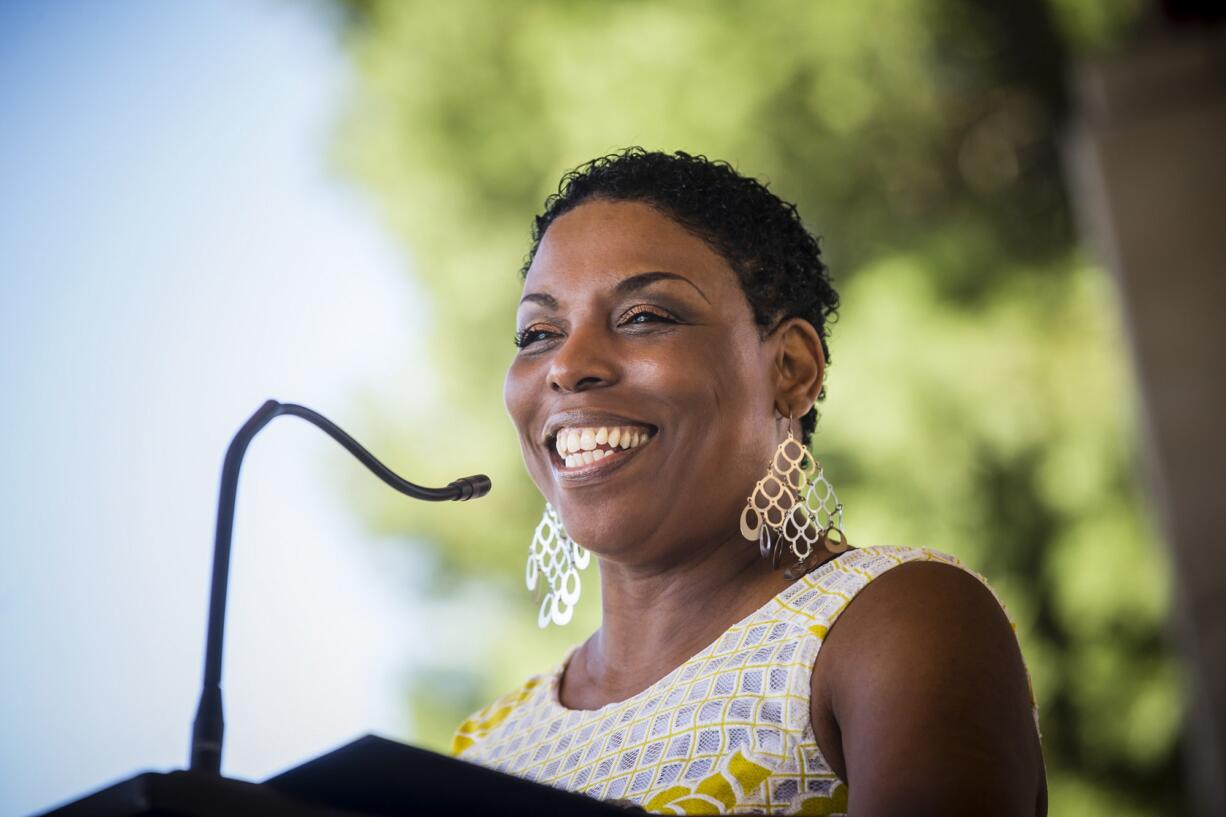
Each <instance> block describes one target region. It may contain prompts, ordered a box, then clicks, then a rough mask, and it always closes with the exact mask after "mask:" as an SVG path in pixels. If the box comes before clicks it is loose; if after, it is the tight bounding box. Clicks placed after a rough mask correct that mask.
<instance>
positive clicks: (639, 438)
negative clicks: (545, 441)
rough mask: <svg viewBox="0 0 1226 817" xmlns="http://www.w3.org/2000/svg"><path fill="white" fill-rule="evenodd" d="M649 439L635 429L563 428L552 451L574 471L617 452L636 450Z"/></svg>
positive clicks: (616, 427)
mask: <svg viewBox="0 0 1226 817" xmlns="http://www.w3.org/2000/svg"><path fill="white" fill-rule="evenodd" d="M650 439H651V435H650V434H648V433H647V431H646V430H644V429H642V428H638V427H635V426H613V427H609V426H601V427H599V428H596V427H591V428H563V429H561V430H559V431H558V437H557V440H555V447H556V448H557V450H558V456H559V457H561V458H562V461H563V462H565V463H566V467H567V468H575V467H578V466H580V465H590V464H592V463H593V462H595V461H597V460H599V459H601V458H602V457H607V456H608V455H610V454H612V453H613V452H614V451H616V450H617V449H619V448H620V449H621V450H623V451H625V450H627V449H630V448H637V447H638V446H640V445H642V444H643V443H645V442H647V441H648V440H650ZM597 446H602V447H601V448H598V447H597ZM609 449H611V450H609Z"/></svg>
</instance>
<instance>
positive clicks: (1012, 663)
mask: <svg viewBox="0 0 1226 817" xmlns="http://www.w3.org/2000/svg"><path fill="white" fill-rule="evenodd" d="M812 692H813V694H812V697H811V699H810V700H811V713H810V714H811V717H812V721H813V727H814V731H815V732H816V734H817V739H818V745H819V746H820V748H821V749H822V752H823V754H825V755H826V758H827V760H828V761H830V764H831V766H832V767H833V768H834V771H835V773H836V774H838V775H839V777H840V778H841V779H843V780H845V781H846V782H847V784H848V789H849V792H850V798H849V801H848V814H849V815H850V817H899V816H900V815H908V817H923V815H938V814H939V815H942V817H960V816H961V815H987V814H991V815H1001V816H1002V817H1005V816H1006V815H1010V816H1011V815H1017V817H1031V816H1032V815H1036V814H1038V815H1043V814H1046V811H1047V802H1046V801H1047V795H1046V782H1045V778H1044V772H1043V759H1042V755H1041V753H1040V749H1039V741H1038V736H1037V734H1036V732H1035V726H1034V720H1033V716H1032V713H1031V708H1030V693H1029V688H1028V685H1027V681H1026V672H1025V668H1024V666H1023V664H1022V657H1021V653H1020V651H1019V650H1018V647H1017V641H1016V639H1015V638H1014V636H1013V632H1012V630H1011V628H1010V626H1009V622H1008V619H1006V617H1005V615H1004V612H1003V611H1002V610H1001V609H1000V606H999V605H998V604H997V603H996V600H995V599H994V598H993V597H992V594H991V593H990V592H989V591H988V589H987V588H985V587H984V586H983V584H982V583H981V582H979V580H978V579H976V578H975V577H974V576H971V575H970V574H968V573H966V572H965V571H962V570H959V569H958V568H955V567H951V566H949V565H944V564H937V563H927V562H915V563H908V564H905V565H900V566H899V567H896V568H894V569H893V570H890V571H888V572H887V573H885V574H883V575H882V576H880V577H878V578H877V579H875V580H873V581H872V582H871V583H870V584H869V585H868V586H867V587H865V588H864V589H863V590H861V591H860V593H859V594H858V595H857V596H856V597H855V599H853V601H852V603H851V604H850V605H848V607H847V609H846V610H845V611H844V612H843V614H842V615H841V616H840V617H839V619H838V620H837V621H836V622H835V626H833V627H832V628H831V630H830V633H829V635H828V637H827V639H826V642H825V643H824V644H823V645H822V649H821V651H820V652H819V653H818V660H817V662H816V664H815V666H814V672H813V690H812Z"/></svg>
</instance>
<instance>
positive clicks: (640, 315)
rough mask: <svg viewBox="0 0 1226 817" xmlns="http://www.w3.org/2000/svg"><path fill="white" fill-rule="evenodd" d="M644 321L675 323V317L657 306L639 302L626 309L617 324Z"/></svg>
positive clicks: (622, 324)
mask: <svg viewBox="0 0 1226 817" xmlns="http://www.w3.org/2000/svg"><path fill="white" fill-rule="evenodd" d="M645 323H677V318H676V317H674V316H673V315H672V314H670V313H669V312H668V311H667V310H664V309H661V308H660V307H658V306H650V305H648V304H640V305H639V306H632V307H630V308H629V309H628V310H626V314H624V315H622V318H621V321H620V322H619V323H618V325H619V326H630V325H634V324H645Z"/></svg>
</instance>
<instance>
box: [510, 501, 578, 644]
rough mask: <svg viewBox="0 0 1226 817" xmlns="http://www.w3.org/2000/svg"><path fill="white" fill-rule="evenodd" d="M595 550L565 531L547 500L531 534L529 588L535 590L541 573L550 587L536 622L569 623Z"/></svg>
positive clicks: (543, 627) (541, 625) (547, 623)
mask: <svg viewBox="0 0 1226 817" xmlns="http://www.w3.org/2000/svg"><path fill="white" fill-rule="evenodd" d="M591 559H592V554H591V553H589V552H588V550H587V549H586V548H584V547H582V546H581V545H580V544H579V543H578V542H576V541H575V540H574V539H571V538H570V536H569V535H568V534H567V533H566V528H564V527H562V520H561V519H559V518H558V512H557V511H555V510H554V509H553V506H552V505H550V504H549V503H548V502H546V503H545V514H544V515H543V516H542V517H541V522H540V524H539V525H537V526H536V533H534V534H533V535H532V544H531V545H530V546H529V547H528V569H527V577H526V578H527V582H528V589H529V590H535V589H536V583H537V581H539V579H540V576H541V574H542V573H544V574H545V581H547V582H548V583H549V590H548V591H547V592H546V593H545V598H543V599H542V600H541V610H540V613H538V614H537V617H536V623H537V624H538V625H540V627H541V629H542V630H543V629H545V627H547V626H549V622H551V621H552V622H553V623H554V624H557V625H559V626H560V625H563V624H566V623H567V622H568V621H570V618H571V616H572V615H573V614H574V612H575V604H576V602H578V601H579V591H580V589H581V587H580V582H579V571H580V570H582V569H583V568H585V567H587V566H588V562H590V561H591Z"/></svg>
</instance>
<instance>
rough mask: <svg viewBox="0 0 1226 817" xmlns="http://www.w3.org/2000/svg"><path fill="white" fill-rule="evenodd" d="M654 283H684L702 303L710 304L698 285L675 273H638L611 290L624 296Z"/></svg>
mask: <svg viewBox="0 0 1226 817" xmlns="http://www.w3.org/2000/svg"><path fill="white" fill-rule="evenodd" d="M656 281H684V282H685V283H687V284H689V285H690V286H692V287H693V288H694V291H695V292H697V293H698V294H699V295H701V296H702V299H703V300H704V301H706V302H707V303H711V299H710V298H708V297H707V296H706V293H704V292H703V291H702V290H701V289H699V288H698V284H695V283H694V282H693V281H691V280H690V279H689V278H686V277H685V276H684V275H678V274H677V273H675V272H640V273H639V274H638V275H631V276H630V277H629V278H626V279H624V280H622V281H620V282H619V283H618V284H617V286H616V287H614V288H613V289H614V290H615V291H616V292H618V293H620V294H625V293H627V292H638V291H639V290H640V289H643V288H644V287H649V286H651V285H652V284H654V283H655V282H656Z"/></svg>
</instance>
